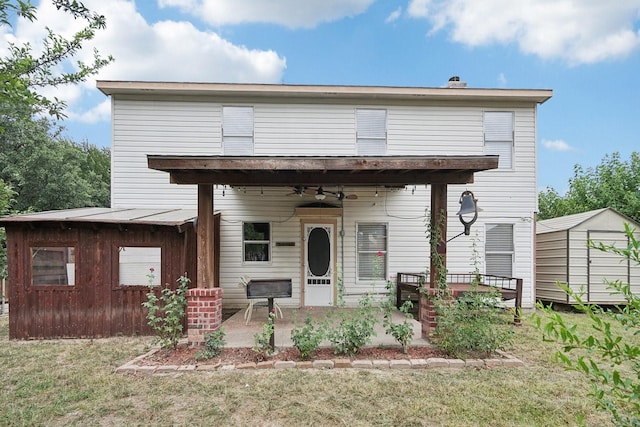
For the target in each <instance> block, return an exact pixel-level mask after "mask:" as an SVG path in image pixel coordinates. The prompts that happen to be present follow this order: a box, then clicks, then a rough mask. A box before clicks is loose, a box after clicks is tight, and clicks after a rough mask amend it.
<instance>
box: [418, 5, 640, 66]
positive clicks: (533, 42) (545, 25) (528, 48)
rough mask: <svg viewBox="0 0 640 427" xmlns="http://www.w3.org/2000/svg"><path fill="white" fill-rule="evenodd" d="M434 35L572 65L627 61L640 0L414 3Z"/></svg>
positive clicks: (638, 34)
mask: <svg viewBox="0 0 640 427" xmlns="http://www.w3.org/2000/svg"><path fill="white" fill-rule="evenodd" d="M407 10H408V12H409V15H411V16H413V17H416V18H426V19H427V20H429V21H430V22H431V24H432V29H431V31H430V33H435V32H438V31H442V30H444V29H447V30H448V31H450V33H451V38H452V39H453V40H454V41H456V42H459V43H462V44H465V45H468V46H486V45H491V44H495V43H499V44H509V43H515V44H517V45H518V46H519V48H520V50H522V51H523V52H524V53H527V54H533V55H537V56H539V57H541V58H545V59H562V60H563V61H566V62H567V63H570V64H583V63H586V64H588V63H595V62H598V61H603V60H608V59H616V58H624V57H625V56H627V55H629V54H630V53H631V52H632V51H634V50H636V49H638V47H639V46H640V31H638V30H637V28H638V25H639V24H640V0H627V1H615V2H604V1H600V0H583V1H574V0H521V1H519V2H517V4H516V3H514V2H512V1H511V0H484V1H481V2H479V1H476V0H453V1H446V0H411V3H410V4H409V7H408V9H407Z"/></svg>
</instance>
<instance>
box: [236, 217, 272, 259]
mask: <svg viewBox="0 0 640 427" xmlns="http://www.w3.org/2000/svg"><path fill="white" fill-rule="evenodd" d="M270 242H271V224H269V223H268V222H245V223H243V224H242V252H243V254H242V256H243V259H244V261H246V262H254V261H258V262H264V261H269V260H270V259H271V244H270Z"/></svg>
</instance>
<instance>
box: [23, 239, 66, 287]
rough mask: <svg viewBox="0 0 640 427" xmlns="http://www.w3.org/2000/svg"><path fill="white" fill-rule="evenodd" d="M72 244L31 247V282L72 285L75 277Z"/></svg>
mask: <svg viewBox="0 0 640 427" xmlns="http://www.w3.org/2000/svg"><path fill="white" fill-rule="evenodd" d="M75 259H76V258H75V248H74V247H73V246H55V247H51V246H35V247H32V248H31V284H32V285H35V286H41V285H54V286H60V285H62V286H74V285H75V277H76V269H75V266H76V260H75Z"/></svg>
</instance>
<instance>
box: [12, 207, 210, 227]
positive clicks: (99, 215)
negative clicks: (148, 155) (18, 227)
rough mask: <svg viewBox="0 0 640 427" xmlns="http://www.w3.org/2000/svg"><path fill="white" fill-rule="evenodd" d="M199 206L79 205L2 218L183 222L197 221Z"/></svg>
mask: <svg viewBox="0 0 640 427" xmlns="http://www.w3.org/2000/svg"><path fill="white" fill-rule="evenodd" d="M197 216H198V214H197V211H196V209H124V208H120V209H119V208H78V209H66V210H58V211H46V212H35V213H28V214H22V215H14V216H9V217H5V218H0V226H6V225H11V224H20V223H94V224H97V223H101V224H123V225H124V224H146V225H166V226H181V225H184V224H186V223H188V222H193V221H195V219H196V217H197Z"/></svg>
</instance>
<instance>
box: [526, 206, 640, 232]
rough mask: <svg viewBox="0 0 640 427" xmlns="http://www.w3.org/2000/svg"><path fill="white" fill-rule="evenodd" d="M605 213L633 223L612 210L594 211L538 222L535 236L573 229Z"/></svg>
mask: <svg viewBox="0 0 640 427" xmlns="http://www.w3.org/2000/svg"><path fill="white" fill-rule="evenodd" d="M605 212H613V213H614V214H615V215H619V216H620V217H622V218H626V220H627V221H628V222H630V223H634V221H633V220H632V219H630V218H627V217H626V216H624V215H622V214H621V213H619V212H617V211H616V210H615V209H612V208H601V209H595V210H592V211H588V212H582V213H577V214H573V215H565V216H560V217H557V218H550V219H543V220H540V221H538V224H537V228H536V234H543V233H552V232H554V231H566V230H570V229H572V228H575V227H577V226H579V225H581V224H583V223H584V222H586V221H589V220H590V219H593V218H595V217H597V216H599V215H603V214H605Z"/></svg>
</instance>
